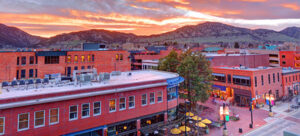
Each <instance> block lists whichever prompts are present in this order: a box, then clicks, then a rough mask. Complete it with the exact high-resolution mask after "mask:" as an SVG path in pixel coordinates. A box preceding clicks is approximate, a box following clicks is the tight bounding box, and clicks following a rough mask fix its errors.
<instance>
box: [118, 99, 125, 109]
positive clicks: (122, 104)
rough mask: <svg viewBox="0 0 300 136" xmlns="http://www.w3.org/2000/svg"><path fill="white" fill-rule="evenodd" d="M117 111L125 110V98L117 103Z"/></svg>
mask: <svg viewBox="0 0 300 136" xmlns="http://www.w3.org/2000/svg"><path fill="white" fill-rule="evenodd" d="M119 106H120V108H119V110H120V111H121V110H125V109H126V98H120V103H119Z"/></svg>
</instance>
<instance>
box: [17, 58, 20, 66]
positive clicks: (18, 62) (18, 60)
mask: <svg viewBox="0 0 300 136" xmlns="http://www.w3.org/2000/svg"><path fill="white" fill-rule="evenodd" d="M19 64H20V57H17V65H19Z"/></svg>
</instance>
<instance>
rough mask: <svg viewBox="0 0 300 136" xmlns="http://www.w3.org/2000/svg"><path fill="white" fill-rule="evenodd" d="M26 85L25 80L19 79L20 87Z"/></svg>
mask: <svg viewBox="0 0 300 136" xmlns="http://www.w3.org/2000/svg"><path fill="white" fill-rule="evenodd" d="M25 85H26V82H25V80H20V81H19V89H20V88H21V87H25ZM23 89H24V88H23Z"/></svg>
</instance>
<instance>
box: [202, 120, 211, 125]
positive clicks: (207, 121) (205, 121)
mask: <svg viewBox="0 0 300 136" xmlns="http://www.w3.org/2000/svg"><path fill="white" fill-rule="evenodd" d="M201 122H202V123H205V124H211V121H210V120H208V119H204V120H202V121H201Z"/></svg>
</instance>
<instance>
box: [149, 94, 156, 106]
mask: <svg viewBox="0 0 300 136" xmlns="http://www.w3.org/2000/svg"><path fill="white" fill-rule="evenodd" d="M154 103H155V94H154V93H150V104H154Z"/></svg>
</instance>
